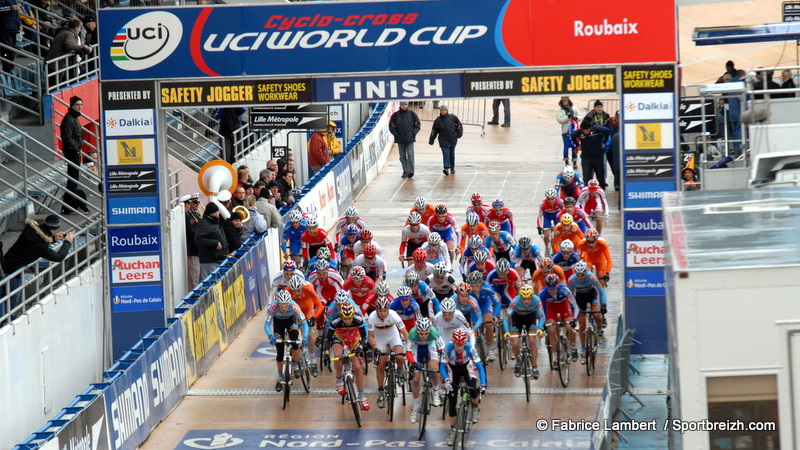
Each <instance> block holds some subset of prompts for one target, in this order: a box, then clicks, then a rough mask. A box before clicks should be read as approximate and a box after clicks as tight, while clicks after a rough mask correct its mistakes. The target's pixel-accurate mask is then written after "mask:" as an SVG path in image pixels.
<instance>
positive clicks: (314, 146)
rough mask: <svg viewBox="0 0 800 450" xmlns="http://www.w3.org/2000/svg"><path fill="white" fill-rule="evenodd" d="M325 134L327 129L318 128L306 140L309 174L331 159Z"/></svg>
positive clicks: (315, 171)
mask: <svg viewBox="0 0 800 450" xmlns="http://www.w3.org/2000/svg"><path fill="white" fill-rule="evenodd" d="M327 135H328V131H327V129H325V130H318V131H317V132H316V133H313V134H312V135H311V139H309V140H308V145H307V148H308V167H309V169H311V175H314V174H315V173H317V172H319V171H320V169H322V166H324V165H325V164H328V161H330V160H331V156H332V155H333V154H332V153H331V151H330V149H328V142H327V140H326V139H327ZM278 177H280V173H278Z"/></svg>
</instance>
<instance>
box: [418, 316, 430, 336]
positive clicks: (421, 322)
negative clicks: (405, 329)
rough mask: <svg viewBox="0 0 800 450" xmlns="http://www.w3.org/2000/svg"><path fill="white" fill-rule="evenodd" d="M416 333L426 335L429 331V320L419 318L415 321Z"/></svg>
mask: <svg viewBox="0 0 800 450" xmlns="http://www.w3.org/2000/svg"><path fill="white" fill-rule="evenodd" d="M416 328H417V333H428V332H430V331H431V319H428V318H427V317H420V318H419V319H417V327H416Z"/></svg>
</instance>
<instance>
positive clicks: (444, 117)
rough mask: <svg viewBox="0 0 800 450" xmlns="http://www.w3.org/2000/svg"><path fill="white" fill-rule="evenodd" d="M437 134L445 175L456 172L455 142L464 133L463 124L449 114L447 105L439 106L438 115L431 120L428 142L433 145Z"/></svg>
mask: <svg viewBox="0 0 800 450" xmlns="http://www.w3.org/2000/svg"><path fill="white" fill-rule="evenodd" d="M437 135H438V136H439V147H441V149H442V160H443V165H444V170H442V173H444V175H445V176H447V175H449V174H451V173H452V174H455V173H456V144H457V143H458V139H459V138H460V137H461V136H463V135H464V126H463V125H461V121H460V120H458V117H456V115H455V114H450V113H449V111H448V110H447V106H445V105H442V106H440V107H439V117H437V118H436V120H434V121H433V128H432V129H431V137H430V139H428V144H430V145H433V141H434V140H435V139H436V136H437ZM448 171H449V172H448Z"/></svg>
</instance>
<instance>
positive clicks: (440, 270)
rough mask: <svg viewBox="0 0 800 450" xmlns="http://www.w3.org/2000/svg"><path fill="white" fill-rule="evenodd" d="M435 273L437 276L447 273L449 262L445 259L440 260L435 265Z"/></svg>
mask: <svg viewBox="0 0 800 450" xmlns="http://www.w3.org/2000/svg"><path fill="white" fill-rule="evenodd" d="M433 275H434V276H437V277H444V276H446V275H447V264H445V263H444V261H439V262H437V263H436V264H434V265H433Z"/></svg>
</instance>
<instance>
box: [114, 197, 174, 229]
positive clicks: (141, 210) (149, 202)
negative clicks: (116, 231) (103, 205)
mask: <svg viewBox="0 0 800 450" xmlns="http://www.w3.org/2000/svg"><path fill="white" fill-rule="evenodd" d="M160 217H161V214H159V203H158V197H108V219H107V220H108V223H109V225H123V224H135V223H158V222H160V221H161V219H160Z"/></svg>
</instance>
